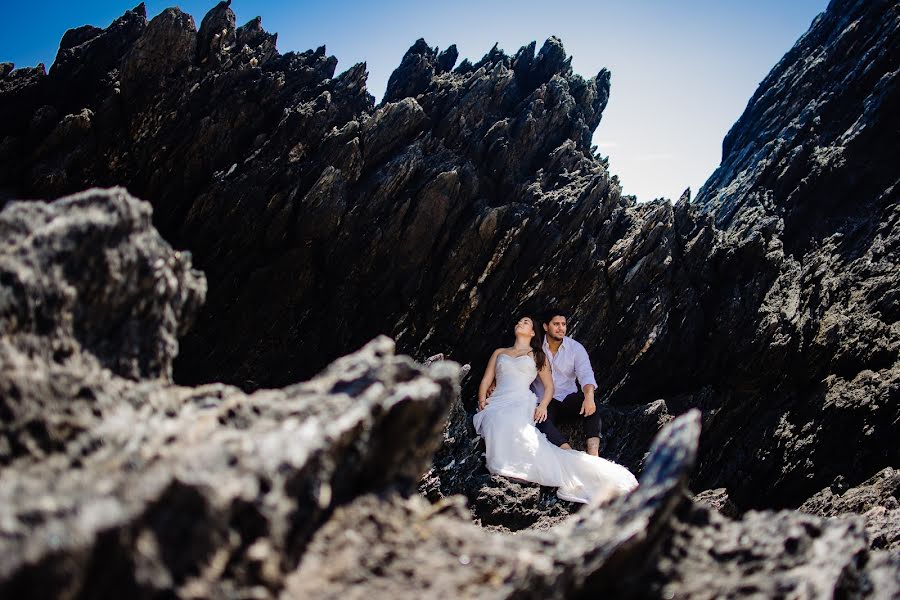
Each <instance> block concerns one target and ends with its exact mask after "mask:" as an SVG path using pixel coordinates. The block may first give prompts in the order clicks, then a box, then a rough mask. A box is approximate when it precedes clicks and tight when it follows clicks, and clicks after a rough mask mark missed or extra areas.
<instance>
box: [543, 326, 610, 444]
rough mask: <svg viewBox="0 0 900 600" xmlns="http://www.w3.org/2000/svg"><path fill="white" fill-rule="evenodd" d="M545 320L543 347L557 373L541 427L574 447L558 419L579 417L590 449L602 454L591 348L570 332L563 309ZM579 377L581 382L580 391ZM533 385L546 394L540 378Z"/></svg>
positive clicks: (554, 439) (549, 436) (556, 440)
mask: <svg viewBox="0 0 900 600" xmlns="http://www.w3.org/2000/svg"><path fill="white" fill-rule="evenodd" d="M543 322H544V334H545V335H544V344H543V348H544V353H545V354H546V355H547V360H548V361H549V363H550V367H551V369H552V374H553V400H552V401H551V402H550V406H548V407H547V420H546V421H544V422H543V423H538V424H537V428H538V429H539V430H540V431H542V432H543V433H544V434H545V435H546V436H547V439H548V440H550V441H551V442H553V443H554V444H556V445H557V446H559V447H560V448H566V449H570V448H571V446H570V445H569V441H568V440H567V439H566V437H565V436H563V434H561V433H560V432H559V429H557V428H556V423H558V422H559V420H560V419H561V418H563V419H565V418H569V419H574V418H576V417H579V418H580V420H581V421H582V424H583V426H584V434H585V437H586V438H587V453H588V454H591V455H593V456H599V455H600V426H601V423H600V413H598V412H597V405H596V404H595V402H594V390H595V389H596V387H597V380H596V379H594V370H593V369H592V368H591V360H590V358H588V354H587V350H585V349H584V346H582V345H581V344H579V343H578V342H576V341H575V340H573V339H572V338H570V337H568V336H567V335H566V313H565V312H564V311H562V310H561V309H558V308H551V309H549V310H548V311H547V313H546V314H545V316H544V319H543ZM576 379H577V380H578V384H580V385H581V390H580V391H579V389H578V385H577V384H576ZM531 389H532V390H534V393H535V394H537V397H538V398H540V397H541V396H542V394H543V392H544V385H543V384H542V383H541V380H540V378H538V379H535V380H534V383H532V384H531Z"/></svg>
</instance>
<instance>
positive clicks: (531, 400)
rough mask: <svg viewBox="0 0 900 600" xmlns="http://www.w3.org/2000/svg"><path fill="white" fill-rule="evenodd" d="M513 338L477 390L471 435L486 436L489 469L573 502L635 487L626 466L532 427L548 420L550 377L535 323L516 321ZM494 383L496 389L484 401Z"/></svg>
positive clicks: (599, 499) (525, 319) (493, 357)
mask: <svg viewBox="0 0 900 600" xmlns="http://www.w3.org/2000/svg"><path fill="white" fill-rule="evenodd" d="M515 334H516V342H515V344H513V346H512V348H498V349H497V350H495V351H494V353H493V354H492V355H491V358H490V360H489V361H488V365H487V369H486V370H485V372H484V377H483V378H482V379H481V385H480V386H479V388H478V410H479V412H478V413H476V415H475V419H474V422H475V431H477V432H478V434H479V435H481V436H482V437H484V441H485V444H486V446H487V467H488V470H489V471H490V472H491V473H494V474H496V475H505V476H506V477H513V478H516V479H524V480H527V481H533V482H535V483H540V484H541V485H548V486H553V487H556V488H559V489H557V491H556V495H557V496H559V497H560V498H561V499H563V500H569V501H571V502H602V501H604V500H606V499H608V498H612V497H613V496H617V495H619V494H622V493H625V492H629V491H631V490H633V489H634V488H635V487H637V484H638V483H637V480H636V479H635V478H634V475H632V474H631V472H630V471H629V470H628V469H626V468H625V467H623V466H621V465H618V464H616V463H614V462H611V461H608V460H606V459H603V458H599V457H597V456H591V455H589V454H586V453H584V452H579V451H577V450H564V449H562V448H558V447H557V446H555V445H553V444H552V443H551V442H550V441H549V440H548V439H547V437H546V436H545V435H544V434H543V433H541V432H540V431H538V429H537V428H536V427H535V426H534V424H535V423H541V422H543V421H544V420H545V419H546V418H547V407H548V406H549V405H550V402H552V399H553V378H552V377H551V375H550V365H549V364H548V361H547V357H546V356H545V355H544V351H543V350H542V349H541V344H540V342H539V341H538V336H537V335H536V334H535V330H534V321H533V320H532V319H531V318H529V317H522V318H521V319H519V321H518V322H517V323H516V327H515ZM535 376H538V377H540V378H541V381H542V382H543V384H544V394H543V397H542V398H541V401H540V403H538V404H537V407H535V403H536V401H537V396H535V394H534V392H532V391H531V390H530V389H529V386H530V385H531V382H532V381H533V380H534V378H535ZM495 378H496V381H497V388H496V389H495V390H494V393H493V394H492V395H491V397H490V398H487V391H488V387H489V386H490V385H491V382H493V381H494V379H495Z"/></svg>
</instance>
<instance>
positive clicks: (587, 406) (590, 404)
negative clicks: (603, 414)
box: [575, 344, 597, 417]
mask: <svg viewBox="0 0 900 600" xmlns="http://www.w3.org/2000/svg"><path fill="white" fill-rule="evenodd" d="M575 376H576V377H577V378H578V383H580V384H581V391H582V392H584V403H582V405H581V411H580V414H582V415H584V416H586V417H589V416H591V415H592V414H594V413H595V412H596V411H597V404H596V403H595V401H594V390H595V389H596V388H597V380H596V379H595V378H594V369H593V367H591V359H590V357H589V356H588V353H587V350H585V349H584V346H582V345H581V344H579V345H578V346H576V347H575Z"/></svg>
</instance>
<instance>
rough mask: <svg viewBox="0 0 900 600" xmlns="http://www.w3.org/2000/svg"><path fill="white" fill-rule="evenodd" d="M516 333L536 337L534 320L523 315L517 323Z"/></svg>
mask: <svg viewBox="0 0 900 600" xmlns="http://www.w3.org/2000/svg"><path fill="white" fill-rule="evenodd" d="M515 332H516V335H519V334H524V335H529V336H532V337H534V322H532V320H531V319H530V318H529V317H522V318H521V319H519V322H518V323H516V328H515Z"/></svg>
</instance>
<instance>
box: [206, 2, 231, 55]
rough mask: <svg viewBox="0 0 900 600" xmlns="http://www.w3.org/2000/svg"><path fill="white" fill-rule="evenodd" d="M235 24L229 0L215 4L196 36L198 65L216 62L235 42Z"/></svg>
mask: <svg viewBox="0 0 900 600" xmlns="http://www.w3.org/2000/svg"><path fill="white" fill-rule="evenodd" d="M236 30H237V23H236V17H235V14H234V11H233V10H231V0H223V1H222V2H219V3H218V4H216V5H215V6H214V7H213V8H212V9H210V11H209V12H208V13H206V16H205V17H203V21H201V22H200V31H199V32H198V34H197V60H198V62H200V63H204V62H207V61H208V60H214V61H215V60H218V59H219V57H220V55H222V54H225V53H227V52H229V51H230V50H231V48H232V47H233V46H234V44H235V42H236Z"/></svg>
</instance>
